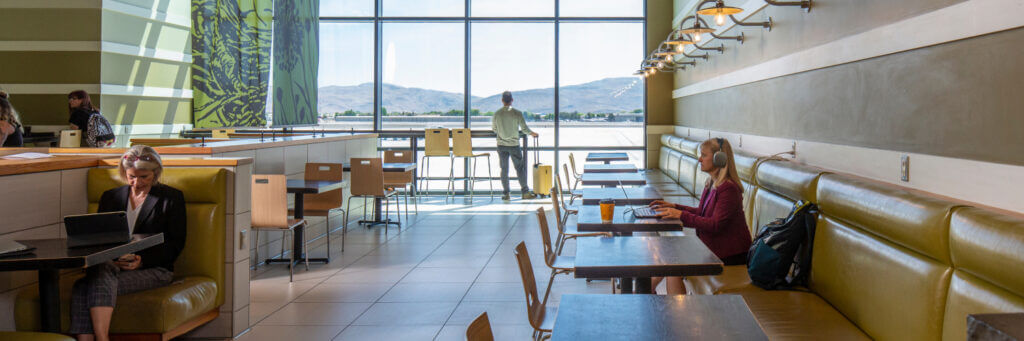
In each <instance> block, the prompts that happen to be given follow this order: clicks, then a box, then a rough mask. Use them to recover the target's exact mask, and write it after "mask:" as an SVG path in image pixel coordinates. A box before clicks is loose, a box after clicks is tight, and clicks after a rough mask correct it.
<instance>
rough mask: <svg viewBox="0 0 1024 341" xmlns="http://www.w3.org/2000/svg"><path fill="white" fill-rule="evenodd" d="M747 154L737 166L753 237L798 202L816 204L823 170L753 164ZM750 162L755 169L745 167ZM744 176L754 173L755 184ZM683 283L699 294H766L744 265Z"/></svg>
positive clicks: (786, 163) (772, 162)
mask: <svg viewBox="0 0 1024 341" xmlns="http://www.w3.org/2000/svg"><path fill="white" fill-rule="evenodd" d="M741 155H743V156H741ZM746 155H747V154H740V153H736V156H737V157H736V160H737V162H736V164H737V171H738V172H739V173H740V177H741V181H742V182H744V193H743V198H744V202H745V205H744V207H743V211H744V213H745V214H746V215H747V218H748V222H747V226H748V227H749V228H750V234H751V237H753V236H756V235H757V232H758V229H759V228H760V227H761V226H764V225H767V224H768V223H770V222H771V221H773V220H775V219H778V218H784V217H786V216H787V215H788V214H789V211H790V210H791V209H792V207H793V204H795V203H796V202H797V201H800V200H804V201H809V202H814V201H815V192H814V190H815V186H816V184H817V181H818V179H819V177H820V176H821V175H822V174H826V173H827V172H825V171H824V170H823V169H820V168H816V167H810V166H805V165H801V164H798V163H795V162H789V161H785V160H775V159H769V160H764V161H761V162H756V161H751V160H749V159H750V158H751V156H746ZM741 160H743V162H741ZM755 160H756V159H755ZM751 163H753V165H754V166H745V164H751ZM747 169H750V170H747ZM741 170H742V171H741ZM743 174H753V175H754V177H753V178H752V179H753V180H754V182H755V183H756V185H750V186H749V187H750V189H747V188H748V185H747V184H748V183H747V180H743V179H742V178H743ZM748 192H749V193H748ZM684 284H685V285H686V288H687V292H689V293H691V294H698V295H711V294H726V293H740V292H749V291H763V290H762V289H760V288H758V287H756V286H754V285H753V284H751V283H750V277H749V276H748V275H747V267H746V266H745V265H731V266H726V267H725V268H724V269H723V271H722V274H721V275H718V276H697V277H688V278H686V279H684Z"/></svg>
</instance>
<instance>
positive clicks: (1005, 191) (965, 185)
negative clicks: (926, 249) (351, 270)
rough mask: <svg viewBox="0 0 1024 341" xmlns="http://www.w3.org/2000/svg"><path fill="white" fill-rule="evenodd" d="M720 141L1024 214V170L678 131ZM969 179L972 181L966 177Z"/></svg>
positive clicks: (871, 150) (891, 152)
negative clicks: (904, 176) (905, 162)
mask: <svg viewBox="0 0 1024 341" xmlns="http://www.w3.org/2000/svg"><path fill="white" fill-rule="evenodd" d="M687 133H689V134H690V137H689V138H690V139H693V140H704V139H707V138H708V137H709V136H713V137H722V138H724V139H727V140H729V143H732V144H733V145H734V146H739V147H740V148H741V149H743V150H746V151H749V152H753V153H757V154H761V155H771V154H775V153H779V152H784V151H788V150H790V149H791V148H792V146H793V145H794V144H796V158H795V159H794V161H796V162H800V163H804V164H809V165H814V166H818V167H822V168H825V169H829V170H833V171H838V172H842V173H847V174H854V175H858V176H862V177H865V178H870V179H874V180H878V181H882V182H886V183H891V184H894V185H898V186H904V187H909V188H913V189H917V190H921V191H925V192H929V193H935V194H938V195H942V196H947V197H950V198H954V199H959V200H964V201H970V202H975V203H978V204H982V205H988V206H992V207H998V208H1002V209H1006V210H1011V211H1017V212H1024V201H1021V200H1020V192H1021V191H1024V167H1021V166H1015V165H1005V164H999V163H992V162H982V161H975V160H965V159H956V158H949V157H943V156H936V155H928V154H917V153H907V152H901V151H896V150H884V149H874V148H864V147H856V146H847V145H838V144H830V143H821V142H811V141H802V140H793V139H787V138H779V137H767V136H758V135H750V134H737V133H730V132H721V131H710V130H705V129H700V128H690V127H685V126H676V129H675V134H676V135H677V136H683V137H686V136H687ZM903 155H907V156H909V158H910V181H909V182H903V181H900V158H901V157H902V156H903ZM964 174H970V176H964Z"/></svg>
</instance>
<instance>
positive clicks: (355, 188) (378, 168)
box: [345, 157, 402, 234]
mask: <svg viewBox="0 0 1024 341" xmlns="http://www.w3.org/2000/svg"><path fill="white" fill-rule="evenodd" d="M351 162H352V167H351V170H352V178H351V180H352V181H351V182H350V183H351V189H352V191H351V192H352V196H350V197H348V201H347V202H346V204H345V212H349V208H351V207H352V199H353V198H363V199H382V200H385V203H384V212H385V218H384V221H385V223H384V234H387V233H388V225H391V224H397V225H398V226H399V227H401V226H402V210H401V208H402V205H399V204H398V202H397V201H396V202H395V210H396V211H398V212H397V213H398V223H393V222H391V213H390V210H389V206H388V205H390V204H391V198H393V197H395V196H396V195H398V192H397V191H395V190H393V189H392V190H389V189H387V188H385V187H384V165H383V161H382V160H381V158H379V157H378V158H352V161H351ZM363 207H366V205H363ZM363 214H364V215H365V214H366V210H365V209H364V210H363Z"/></svg>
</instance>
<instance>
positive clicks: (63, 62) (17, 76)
mask: <svg viewBox="0 0 1024 341" xmlns="http://www.w3.org/2000/svg"><path fill="white" fill-rule="evenodd" d="M0 65H3V72H0V84H9V83H25V84H97V83H99V81H100V70H99V69H100V53H99V52H69V51H56V52H50V51H28V52H26V51H0Z"/></svg>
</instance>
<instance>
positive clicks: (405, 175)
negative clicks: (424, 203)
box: [384, 150, 420, 220]
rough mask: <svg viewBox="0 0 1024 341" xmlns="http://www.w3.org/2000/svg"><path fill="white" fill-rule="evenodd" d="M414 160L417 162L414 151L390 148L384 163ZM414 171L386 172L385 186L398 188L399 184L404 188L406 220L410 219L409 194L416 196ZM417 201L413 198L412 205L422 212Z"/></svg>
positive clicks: (418, 212)
mask: <svg viewBox="0 0 1024 341" xmlns="http://www.w3.org/2000/svg"><path fill="white" fill-rule="evenodd" d="M412 162H415V160H414V159H413V156H412V151H409V150H388V151H385V152H384V163H412ZM413 172H414V171H406V172H401V173H396V172H385V173H384V187H390V188H395V189H398V188H399V186H401V188H402V194H403V196H404V197H405V220H409V195H410V194H412V195H413V196H416V192H415V190H416V188H415V187H416V186H413V175H414V174H413ZM417 201H418V200H413V201H412V205H413V208H414V209H416V214H420V205H419V204H418V203H417Z"/></svg>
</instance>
